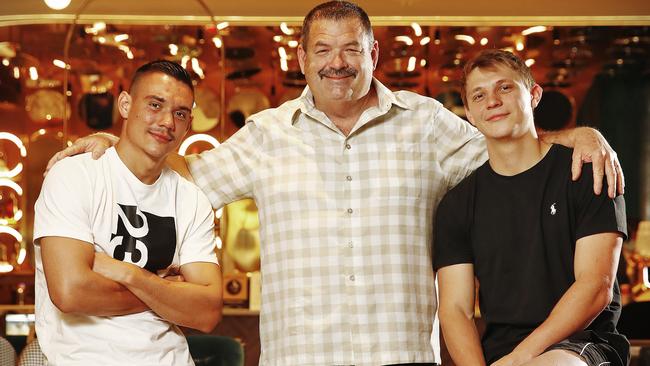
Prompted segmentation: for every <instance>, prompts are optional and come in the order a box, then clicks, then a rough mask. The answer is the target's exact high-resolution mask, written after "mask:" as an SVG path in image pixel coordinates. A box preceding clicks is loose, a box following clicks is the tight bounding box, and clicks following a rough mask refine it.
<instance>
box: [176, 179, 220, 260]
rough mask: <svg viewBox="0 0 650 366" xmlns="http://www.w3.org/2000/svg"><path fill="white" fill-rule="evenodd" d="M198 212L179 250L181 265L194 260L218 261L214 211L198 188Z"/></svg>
mask: <svg viewBox="0 0 650 366" xmlns="http://www.w3.org/2000/svg"><path fill="white" fill-rule="evenodd" d="M195 192H196V196H197V197H196V212H195V215H194V219H193V220H192V221H190V222H189V228H188V230H187V234H186V235H185V237H184V238H183V242H182V243H181V248H180V250H179V265H181V266H182V265H184V264H188V263H194V262H209V263H218V261H217V254H216V252H215V245H216V241H215V235H214V212H213V211H212V206H211V205H210V202H209V201H208V199H207V197H205V195H204V194H203V193H201V192H199V190H198V189H195Z"/></svg>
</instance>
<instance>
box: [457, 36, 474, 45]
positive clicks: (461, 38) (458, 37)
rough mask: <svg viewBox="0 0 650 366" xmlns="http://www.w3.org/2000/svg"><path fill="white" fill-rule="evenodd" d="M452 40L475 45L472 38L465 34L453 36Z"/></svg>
mask: <svg viewBox="0 0 650 366" xmlns="http://www.w3.org/2000/svg"><path fill="white" fill-rule="evenodd" d="M454 39H455V40H457V41H463V42H467V43H469V44H474V43H476V41H475V40H474V37H472V36H468V35H466V34H457V35H455V36H454Z"/></svg>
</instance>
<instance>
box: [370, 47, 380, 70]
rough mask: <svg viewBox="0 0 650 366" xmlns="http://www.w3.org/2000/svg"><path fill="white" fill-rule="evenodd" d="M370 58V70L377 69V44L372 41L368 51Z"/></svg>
mask: <svg viewBox="0 0 650 366" xmlns="http://www.w3.org/2000/svg"><path fill="white" fill-rule="evenodd" d="M370 57H371V58H372V69H373V70H376V69H377V62H378V61H379V42H377V41H374V42H373V43H372V48H371V49H370Z"/></svg>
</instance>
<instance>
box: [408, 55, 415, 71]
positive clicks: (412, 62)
mask: <svg viewBox="0 0 650 366" xmlns="http://www.w3.org/2000/svg"><path fill="white" fill-rule="evenodd" d="M416 61H417V59H416V58H415V56H411V57H409V63H408V65H407V66H406V71H408V72H413V71H415V62H416Z"/></svg>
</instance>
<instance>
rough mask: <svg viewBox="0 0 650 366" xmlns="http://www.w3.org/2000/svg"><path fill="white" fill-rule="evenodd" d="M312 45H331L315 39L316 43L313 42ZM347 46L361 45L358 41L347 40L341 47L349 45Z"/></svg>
mask: <svg viewBox="0 0 650 366" xmlns="http://www.w3.org/2000/svg"><path fill="white" fill-rule="evenodd" d="M314 46H315V47H318V46H322V47H331V45H330V44H328V43H325V42H323V41H316V43H315V44H314ZM349 46H361V43H359V42H358V41H352V42H348V43H346V44H344V45H343V47H349Z"/></svg>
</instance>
